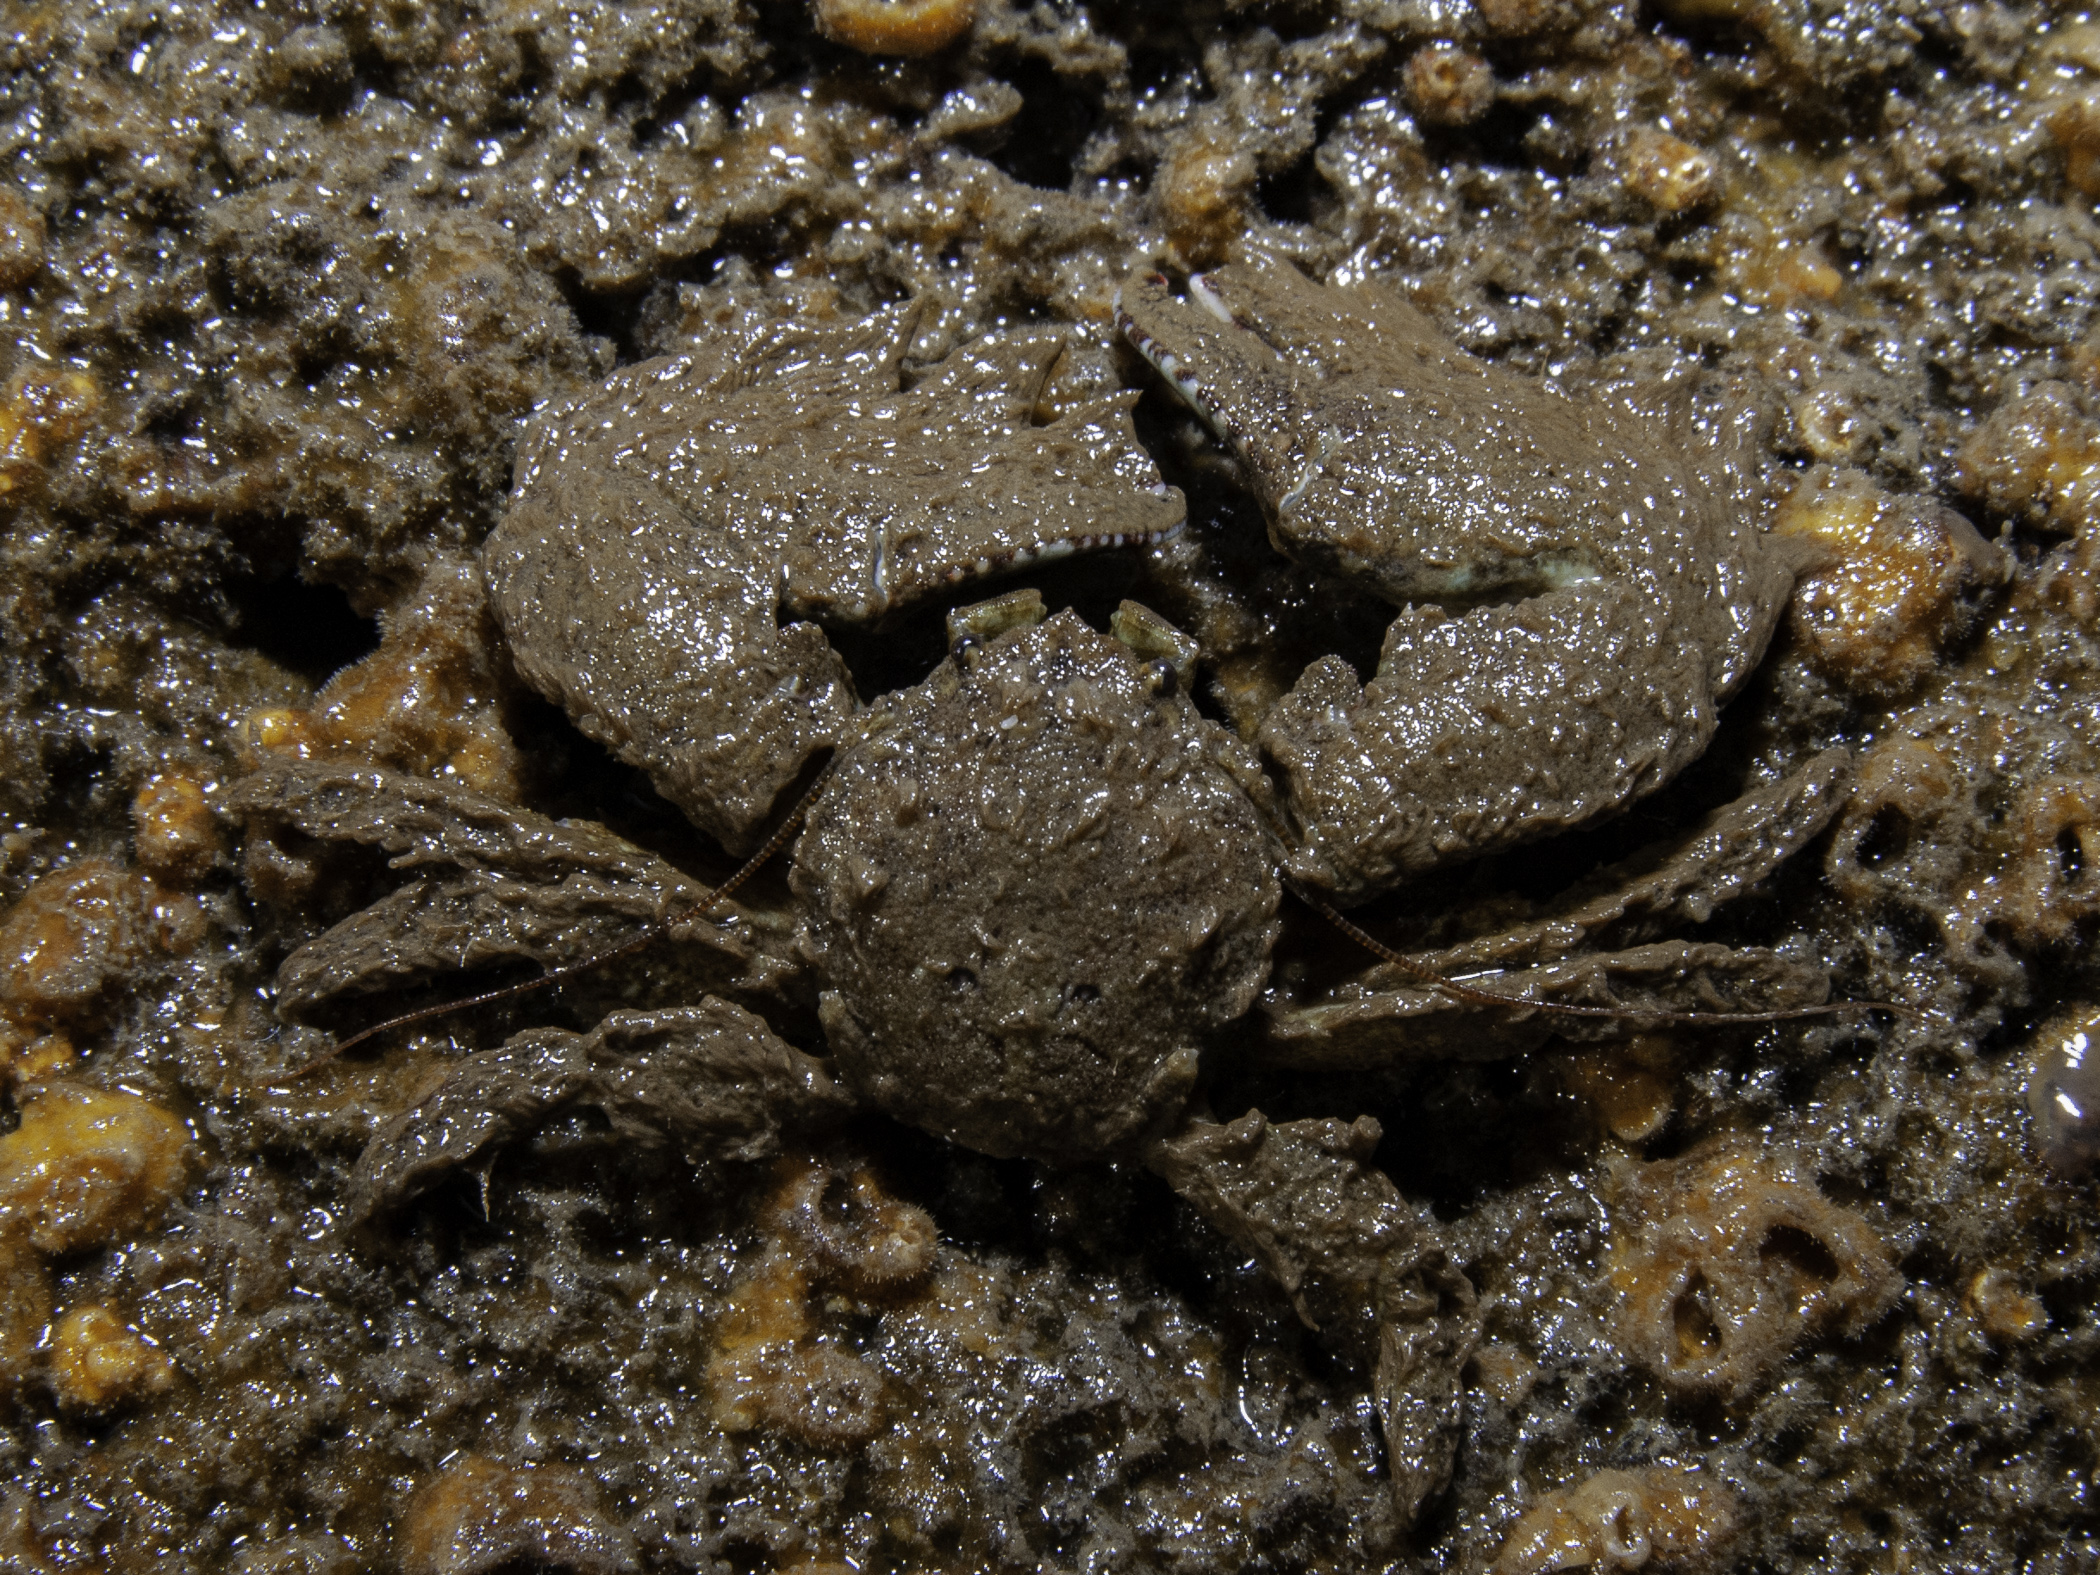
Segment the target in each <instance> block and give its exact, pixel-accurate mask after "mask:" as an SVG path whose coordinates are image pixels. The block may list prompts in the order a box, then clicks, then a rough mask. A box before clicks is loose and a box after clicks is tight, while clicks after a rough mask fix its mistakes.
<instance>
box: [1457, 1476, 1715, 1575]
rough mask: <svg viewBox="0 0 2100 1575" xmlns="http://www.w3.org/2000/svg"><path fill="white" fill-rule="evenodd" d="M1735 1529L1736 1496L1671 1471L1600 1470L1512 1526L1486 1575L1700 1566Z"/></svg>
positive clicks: (1707, 1480) (1711, 1482)
mask: <svg viewBox="0 0 2100 1575" xmlns="http://www.w3.org/2000/svg"><path fill="white" fill-rule="evenodd" d="M1736 1526H1737V1513H1736V1502H1735V1495H1734V1494H1732V1493H1730V1492H1729V1491H1728V1489H1727V1488H1726V1487H1724V1486H1723V1485H1722V1484H1721V1483H1719V1482H1717V1481H1715V1480H1714V1479H1712V1478H1710V1477H1708V1476H1706V1475H1705V1474H1704V1473H1702V1472H1698V1471H1692V1470H1686V1469H1682V1468H1677V1467H1671V1466H1649V1467H1646V1468H1644V1469H1642V1470H1639V1471H1600V1472H1598V1473H1597V1474H1596V1475H1595V1476H1593V1477H1588V1478H1585V1479H1584V1480H1583V1481H1581V1482H1578V1483H1577V1484H1575V1485H1574V1486H1573V1487H1569V1488H1563V1489H1561V1490H1560V1491H1559V1492H1557V1493H1549V1494H1548V1495H1547V1496H1546V1497H1545V1498H1543V1499H1541V1500H1540V1501H1539V1502H1538V1503H1537V1504H1535V1505H1534V1506H1533V1507H1532V1508H1531V1509H1530V1510H1529V1511H1527V1512H1526V1513H1525V1515H1524V1517H1523V1518H1522V1519H1521V1520H1519V1521H1518V1522H1517V1523H1516V1524H1515V1525H1514V1526H1512V1527H1511V1528H1510V1531H1509V1535H1508V1536H1507V1537H1505V1538H1503V1540H1502V1548H1501V1551H1500V1552H1499V1553H1497V1554H1496V1556H1495V1562H1494V1564H1493V1565H1492V1566H1490V1571H1489V1575H1547V1572H1548V1571H1552V1570H1565V1569H1577V1568H1581V1569H1598V1570H1632V1569H1641V1568H1643V1567H1644V1566H1646V1565H1647V1564H1649V1563H1651V1562H1653V1563H1656V1564H1661V1565H1668V1566H1671V1567H1673V1568H1677V1569H1688V1568H1693V1567H1704V1565H1705V1562H1706V1560H1707V1558H1708V1556H1710V1555H1711V1554H1713V1553H1715V1552H1717V1551H1718V1550H1719V1549H1721V1548H1722V1547H1724V1546H1725V1545H1726V1544H1727V1542H1728V1541H1729V1539H1730V1538H1731V1537H1733V1536H1734V1534H1735V1530H1736Z"/></svg>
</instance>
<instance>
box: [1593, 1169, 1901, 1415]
mask: <svg viewBox="0 0 2100 1575" xmlns="http://www.w3.org/2000/svg"><path fill="white" fill-rule="evenodd" d="M1614 1214H1615V1215H1616V1216H1617V1217H1618V1218H1619V1219H1621V1220H1625V1221H1627V1222H1628V1224H1629V1228H1628V1229H1627V1230H1626V1231H1625V1233H1624V1235H1622V1236H1619V1237H1618V1239H1616V1240H1615V1241H1614V1243H1613V1249H1612V1254H1611V1262H1610V1274H1611V1280H1612V1284H1613V1286H1614V1288H1615V1289H1616V1290H1617V1291H1618V1293H1619V1296H1620V1301H1619V1306H1618V1324H1619V1338H1620V1340H1621V1342H1622V1343H1623V1344H1624V1346H1625V1348H1626V1350H1627V1352H1628V1353H1629V1354H1630V1355H1632V1356H1633V1357H1634V1359H1635V1360H1636V1361H1638V1362H1640V1363H1641V1364H1642V1365H1643V1366H1645V1367H1647V1368H1649V1369H1650V1370H1651V1371H1653V1372H1654V1373H1655V1374H1656V1376H1657V1377H1659V1378H1661V1379H1662V1381H1663V1383H1664V1384H1665V1385H1667V1386H1668V1387H1669V1388H1670V1389H1672V1390H1674V1391H1677V1392H1679V1393H1688V1394H1715V1395H1720V1396H1722V1397H1724V1398H1726V1399H1731V1400H1733V1399H1740V1398H1742V1397H1743V1396H1745V1395H1748V1394H1750V1393H1751V1392H1752V1391H1753V1390H1755V1389H1757V1388H1759V1387H1760V1386H1761V1385H1762V1384H1764V1383H1765V1382H1766V1381H1767V1380H1768V1379H1769V1378H1770V1376H1771V1374H1772V1371H1773V1369H1774V1368H1776V1367H1777V1366H1778V1364H1779V1363H1780V1362H1781V1361H1783V1360H1784V1359H1785V1358H1786V1355H1787V1353H1788V1352H1789V1351H1791V1350H1792V1349H1793V1348H1794V1346H1795V1345H1796V1344H1797V1343H1798V1342H1800V1341H1801V1340H1802V1339H1804V1338H1806V1337H1807V1336H1808V1335H1810V1334H1811V1333H1814V1332H1815V1331H1817V1330H1821V1329H1836V1330H1837V1331H1839V1332H1841V1333H1844V1334H1858V1333H1859V1332H1861V1331H1862V1330H1864V1329H1865V1328H1867V1326H1868V1325H1870V1324H1872V1323H1873V1322H1874V1320H1875V1319H1877V1318H1879V1317H1880V1316H1881V1315H1882V1314H1883V1313H1884V1312H1886V1311H1887V1310H1888V1308H1889V1306H1890V1305H1891V1304H1892V1303H1893V1302H1894V1301H1895V1299H1896V1297H1897V1295H1898V1293H1900V1292H1901V1290H1902V1288H1903V1277H1902V1276H1901V1275H1900V1274H1898V1273H1897V1272H1896V1268H1895V1265H1894V1264H1893V1263H1892V1262H1891V1261H1890V1259H1889V1254H1888V1249H1887V1248H1886V1247H1884V1246H1883V1245H1882V1243H1881V1239H1880V1238H1879V1237H1878V1236H1876V1235H1875V1234H1874V1231H1873V1228H1872V1227H1871V1226H1869V1225H1868V1224H1867V1222H1866V1221H1865V1220H1864V1219H1862V1218H1860V1216H1859V1215H1857V1214H1855V1213H1853V1212H1852V1211H1851V1210H1850V1209H1847V1208H1842V1207H1840V1206H1839V1205H1837V1204H1835V1203H1832V1202H1831V1201H1830V1200H1829V1199H1828V1198H1826V1197H1824V1196H1823V1195H1822V1193H1821V1192H1819V1191H1817V1190H1816V1188H1815V1187H1814V1186H1812V1185H1810V1184H1809V1183H1807V1182H1804V1181H1801V1180H1797V1179H1795V1178H1794V1177H1793V1176H1791V1175H1789V1174H1787V1172H1786V1170H1785V1168H1784V1167H1783V1166H1782V1165H1781V1164H1780V1163H1778V1162H1776V1161H1775V1160H1774V1159H1773V1157H1772V1156H1770V1155H1767V1154H1766V1153H1764V1152H1762V1151H1760V1150H1758V1149H1756V1148H1754V1147H1751V1146H1750V1145H1748V1144H1742V1143H1727V1144H1724V1145H1722V1146H1720V1147H1718V1148H1713V1149H1708V1150H1706V1151H1704V1152H1699V1151H1694V1152H1693V1153H1691V1154H1687V1155H1685V1156H1684V1157H1682V1158H1680V1159H1674V1160H1663V1161H1660V1162H1658V1163H1656V1164H1653V1165H1644V1166H1639V1167H1636V1168H1635V1169H1634V1170H1632V1172H1631V1173H1630V1174H1628V1175H1626V1176H1625V1177H1624V1178H1623V1179H1622V1185H1621V1188H1620V1195H1619V1198H1618V1200H1617V1205H1616V1207H1615V1209H1614Z"/></svg>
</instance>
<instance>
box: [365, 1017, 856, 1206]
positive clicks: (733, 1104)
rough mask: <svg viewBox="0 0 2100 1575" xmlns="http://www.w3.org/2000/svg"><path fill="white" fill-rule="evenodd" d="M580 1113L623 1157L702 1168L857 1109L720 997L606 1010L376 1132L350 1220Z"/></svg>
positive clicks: (514, 1051)
mask: <svg viewBox="0 0 2100 1575" xmlns="http://www.w3.org/2000/svg"><path fill="white" fill-rule="evenodd" d="M577 1108H583V1109H592V1110H596V1111H598V1112H600V1113H601V1114H602V1115H603V1116H604V1117H605V1119H606V1121H607V1122H608V1124H609V1125H610V1128H611V1136H612V1138H613V1140H614V1141H615V1142H616V1143H618V1144H619V1145H620V1147H622V1148H623V1149H629V1150H631V1149H635V1148H673V1149H676V1150H677V1151H678V1152H679V1153H680V1154H681V1155H682V1156H684V1157H685V1158H686V1159H688V1160H689V1161H693V1162H698V1161H700V1160H702V1159H740V1160H750V1159H763V1158H766V1157H767V1156H768V1155H770V1154H772V1153H773V1152H774V1151H775V1149H776V1148H777V1146H778V1143H779V1137H780V1133H781V1130H782V1129H783V1128H785V1127H792V1126H806V1125H809V1124H812V1123H815V1122H818V1121H821V1120H823V1119H824V1118H826V1117H835V1116H841V1115H844V1114H846V1113H847V1112H848V1111H850V1110H851V1109H852V1108H853V1101H852V1100H851V1099H850V1098H849V1097H848V1096H847V1095H846V1094H845V1093H843V1092H842V1091H841V1090H840V1089H839V1088H838V1086H837V1085H836V1084H834V1083H833V1082H832V1080H831V1076H830V1074H829V1073H828V1072H827V1071H825V1069H824V1065H823V1063H822V1062H820V1061H817V1060H815V1059H814V1058H812V1057H810V1056H807V1055H804V1054H803V1053H802V1052H801V1051H799V1050H797V1049H795V1048H794V1047H793V1046H791V1045H789V1044H788V1043H787V1042H786V1041H784V1040H782V1039H781V1038H780V1037H779V1036H778V1035H776V1034H775V1033H774V1032H773V1031H772V1030H771V1029H769V1028H768V1027H766V1025H765V1023H764V1022H763V1021H762V1020H760V1019H759V1018H757V1017H754V1016H753V1015H752V1014H751V1013H749V1012H747V1011H745V1010H744V1009H743V1008H742V1007H740V1006H733V1005H731V1004H730V1003H729V1002H727V1001H723V1000H719V999H717V998H716V997H714V996H707V997H705V998H703V999H702V1001H701V1002H700V1004H699V1005H698V1006H690V1007H676V1008H671V1009H668V1010H664V1011H657V1012H614V1013H613V1014H612V1015H611V1016H610V1017H608V1018H606V1019H605V1021H604V1022H603V1023H601V1024H599V1025H598V1027H596V1028H594V1029H593V1030H591V1032H589V1033H587V1034H575V1033H569V1032H567V1031H565V1030H563V1029H558V1028H538V1029H533V1030H531V1031H529V1032H527V1033H522V1034H518V1035H516V1036H514V1037H513V1038H511V1039H509V1040H508V1041H506V1042H505V1043H504V1044H503V1045H501V1046H499V1047H498V1048H496V1049H494V1050H484V1051H482V1052H480V1053H478V1054H476V1055H472V1056H469V1057H468V1058H467V1059H466V1060H465V1061H464V1062H463V1063H462V1064H461V1066H460V1068H459V1070H457V1071H456V1072H454V1073H453V1074H452V1075H451V1076H450V1077H449V1078H447V1079H446V1080H445V1081H444V1082H443V1083H442V1084H440V1085H439V1086H438V1088H437V1089H436V1090H435V1091H433V1092H432V1093H430V1094H429V1095H427V1096H426V1097H425V1098H423V1099H421V1100H419V1101H418V1102H417V1103H415V1104H413V1105H411V1106H410V1107H409V1108H408V1109H406V1110H403V1111H401V1112H399V1113H398V1114H396V1115H395V1116H393V1117H392V1118H391V1119H390V1120H388V1121H387V1122H386V1123H385V1124H384V1125H383V1126H381V1127H380V1128H379V1130H378V1131H377V1132H375V1133H374V1134H373V1135H372V1139H371V1141H370V1142H369V1143H367V1144H366V1145H365V1151H364V1153H363V1154H361V1155H360V1156H359V1157H358V1161H357V1169H356V1172H355V1173H354V1174H353V1175H352V1177H351V1182H350V1199H351V1214H352V1217H353V1218H356V1219H366V1218H369V1217H371V1216H372V1215H374V1214H377V1213H379V1212H381V1211H383V1210H385V1209H388V1208H390V1207H392V1206H394V1205H395V1204H398V1203H401V1202H404V1201H406V1200H407V1199H408V1198H410V1197H412V1196H414V1195H415V1194H416V1193H418V1192H421V1191H423V1190H424V1189H425V1188H427V1187H429V1186H431V1185H433V1184H434V1183H435V1182H437V1181H438V1180H439V1179H441V1178H442V1177H443V1176H444V1175H445V1174H446V1173H447V1172H449V1171H452V1170H455V1169H457V1168H459V1167H460V1166H462V1165H466V1164H470V1163H472V1162H473V1161H474V1160H475V1159H476V1158H478V1157H479V1156H481V1155H483V1154H485V1153H487V1152H488V1151H489V1150H490V1149H492V1148H494V1147H496V1146H497V1145H499V1144H501V1143H504V1142H507V1141H509V1140H510V1139H512V1138H515V1137H518V1136H521V1135H523V1134H525V1133H527V1132H530V1131H531V1130H532V1129H533V1128H535V1127H537V1126H540V1125H542V1124H544V1123H545V1122H546V1121H548V1120H549V1119H551V1118H553V1117H555V1116H558V1115H560V1114H561V1113H562V1112H564V1111H566V1110H570V1109H577Z"/></svg>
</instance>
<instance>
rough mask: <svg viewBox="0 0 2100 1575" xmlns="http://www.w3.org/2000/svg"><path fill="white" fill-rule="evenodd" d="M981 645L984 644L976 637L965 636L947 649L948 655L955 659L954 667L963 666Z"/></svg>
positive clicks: (972, 635)
mask: <svg viewBox="0 0 2100 1575" xmlns="http://www.w3.org/2000/svg"><path fill="white" fill-rule="evenodd" d="M983 645H984V642H983V641H982V640H980V639H978V638H977V636H976V635H974V634H966V635H963V636H962V637H961V638H960V639H958V640H957V641H956V642H955V643H954V644H953V645H951V646H949V647H948V654H949V655H950V656H951V657H953V658H954V659H955V663H956V665H957V666H958V667H960V666H963V665H965V664H966V663H967V662H968V661H969V659H970V657H971V656H973V655H975V654H976V652H977V651H978V650H979V649H981V648H982V647H983Z"/></svg>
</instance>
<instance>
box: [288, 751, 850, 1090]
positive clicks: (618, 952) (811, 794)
mask: <svg viewBox="0 0 2100 1575" xmlns="http://www.w3.org/2000/svg"><path fill="white" fill-rule="evenodd" d="M837 759H838V757H837V756H836V755H833V756H832V758H831V760H827V761H825V762H824V765H823V769H822V770H820V771H818V772H817V774H816V776H815V777H813V778H812V779H811V780H810V784H809V786H808V787H806V788H804V789H803V790H802V796H801V797H800V798H798V799H796V800H795V807H794V808H793V809H792V810H790V811H789V812H788V817H787V819H785V820H783V821H782V822H781V823H780V824H779V825H778V826H777V827H775V828H774V831H773V834H772V835H771V836H770V837H768V838H766V841H765V846H763V847H762V848H760V849H759V850H758V851H757V852H756V853H754V854H752V855H751V857H750V858H748V859H746V860H745V861H744V863H743V866H742V867H741V868H740V869H738V870H737V872H736V873H735V874H734V875H732V876H730V877H729V879H727V880H725V881H724V882H722V884H721V885H719V886H717V887H715V888H714V889H713V890H711V891H709V892H708V893H707V895H706V896H704V897H702V898H700V899H699V900H698V901H696V902H692V903H688V904H687V905H686V906H685V907H683V908H680V909H679V910H678V911H677V912H676V913H673V914H670V915H668V916H666V917H664V918H661V919H652V920H650V921H649V923H647V924H646V925H644V926H643V927H642V928H641V929H640V930H639V931H637V932H636V933H635V934H633V935H630V936H629V937H628V938H627V939H626V940H624V941H622V942H620V944H619V945H617V946H608V947H607V948H606V949H605V950H604V951H602V952H593V953H592V954H591V955H590V956H588V957H581V958H578V959H577V960H576V961H575V962H572V963H563V964H562V965H561V966H560V967H559V968H549V969H547V970H546V971H545V972H544V973H542V974H540V975H539V976H538V977H537V978H534V979H525V980H521V981H520V982H519V983H517V984H509V985H505V986H504V987H503V988H502V989H500V990H484V991H482V992H481V994H479V995H468V996H462V997H461V998H460V999H458V1000H456V1001H440V1002H439V1003H438V1004H437V1005H435V1006H426V1007H423V1008H421V1009H420V1010H418V1011H413V1012H403V1013H402V1014H401V1015H400V1016H399V1017H389V1018H388V1019H386V1021H385V1022H380V1023H374V1024H373V1025H372V1026H371V1027H370V1028H363V1029H360V1030H358V1032H356V1033H354V1034H352V1035H351V1036H350V1037H349V1038H348V1039H342V1040H338V1041H337V1042H336V1043H335V1044H333V1045H331V1046H329V1047H328V1049H326V1050H324V1051H322V1052H321V1054H319V1055H318V1056H316V1057H314V1059H313V1060H311V1061H309V1062H307V1063H306V1064H305V1065H304V1066H302V1067H300V1068H299V1069H298V1070H297V1071H295V1072H293V1073H292V1074H291V1075H292V1076H293V1077H304V1076H306V1074H307V1073H309V1072H313V1071H317V1070H318V1069H320V1068H321V1067H324V1066H326V1065H327V1064H328V1063H329V1062H330V1061H333V1060H334V1059H335V1058H336V1057H337V1056H339V1055H341V1054H342V1053H343V1052H344V1051H346V1050H354V1049H355V1048H356V1047H357V1046H359V1045H361V1044H363V1043H364V1042H365V1041H366V1040H367V1039H373V1038H377V1037H378V1036H379V1035H380V1034H383V1033H387V1032H389V1031H391V1030H392V1029H396V1028H406V1027H407V1026H408V1025H409V1024H411V1023H421V1022H427V1021H428V1020H429V1019H431V1018H433V1017H449V1016H450V1015H451V1014H452V1013H454V1012H464V1011H466V1010H467V1009H468V1008H469V1007H475V1006H487V1005H489V1004H490V1003H491V1002H494V1001H508V1000H511V999H514V998H515V997H517V996H521V995H530V994H532V993H533V992H534V991H535V990H544V989H546V988H547V986H549V985H551V984H559V983H561V982H562V980H564V979H571V978H574V977H575V976H576V975H578V974H582V973H589V972H590V971H591V970H592V969H593V968H602V967H604V966H605V965H606V964H607V963H609V962H616V961H618V960H619V959H620V958H622V957H626V956H628V955H630V954H631V953H634V952H638V951H640V950H641V949H642V948H643V947H645V946H648V945H650V944H652V943H653V942H655V941H657V940H659V939H661V938H662V937H663V936H664V935H666V934H668V933H669V932H670V931H672V930H675V929H677V928H678V927H679V926H680V925H682V924H685V923H688V922H690V921H691V920H693V919H697V918H700V917H702V916H703V915H705V914H709V913H712V912H713V911H714V910H715V909H716V908H719V907H720V906H721V905H722V904H723V903H725V902H727V901H728V900H729V899H730V898H731V897H733V896H735V895H736V893H737V891H738V889H739V888H740V887H742V886H743V884H744V883H745V882H746V881H748V880H750V879H751V877H752V876H753V875H756V874H757V873H758V872H759V871H760V870H761V869H763V868H764V867H765V865H766V863H767V862H768V861H769V860H771V858H772V857H773V855H774V854H776V853H778V852H779V851H780V850H781V849H782V848H784V847H786V846H787V843H788V839H789V838H790V837H792V836H794V834H795V832H796V830H797V829H798V828H799V827H800V826H801V824H802V822H803V820H804V818H805V817H807V816H808V814H809V807H810V805H811V804H813V803H815V802H816V798H817V793H818V791H819V790H820V789H821V788H822V787H823V786H824V784H825V782H827V781H828V780H829V779H830V777H831V767H832V763H833V761H836V760H837Z"/></svg>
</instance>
